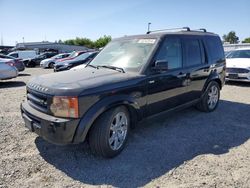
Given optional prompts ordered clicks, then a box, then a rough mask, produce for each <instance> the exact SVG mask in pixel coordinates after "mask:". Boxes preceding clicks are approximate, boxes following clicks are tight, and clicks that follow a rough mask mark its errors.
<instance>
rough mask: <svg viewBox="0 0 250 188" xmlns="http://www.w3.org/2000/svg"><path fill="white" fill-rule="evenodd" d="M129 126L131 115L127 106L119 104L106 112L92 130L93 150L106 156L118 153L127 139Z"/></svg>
mask: <svg viewBox="0 0 250 188" xmlns="http://www.w3.org/2000/svg"><path fill="white" fill-rule="evenodd" d="M129 127H130V117H129V112H128V110H127V109H126V107H124V106H119V107H117V108H114V109H111V110H108V111H107V112H104V113H103V114H102V115H101V116H100V117H99V118H98V119H97V120H96V122H95V123H94V125H93V127H92V128H91V130H90V134H89V144H90V148H91V150H92V152H93V153H94V154H97V155H100V156H102V157H105V158H111V157H115V156H116V155H118V154H119V153H120V152H121V151H122V150H123V148H124V146H125V143H126V141H127V137H128V133H129Z"/></svg>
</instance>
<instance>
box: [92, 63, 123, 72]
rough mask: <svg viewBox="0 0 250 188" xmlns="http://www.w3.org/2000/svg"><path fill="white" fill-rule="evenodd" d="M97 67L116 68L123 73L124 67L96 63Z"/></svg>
mask: <svg viewBox="0 0 250 188" xmlns="http://www.w3.org/2000/svg"><path fill="white" fill-rule="evenodd" d="M99 67H102V68H108V69H112V70H117V71H119V72H122V73H125V71H124V69H123V68H121V67H115V66H111V65H98V66H97V68H99Z"/></svg>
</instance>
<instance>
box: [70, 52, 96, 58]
mask: <svg viewBox="0 0 250 188" xmlns="http://www.w3.org/2000/svg"><path fill="white" fill-rule="evenodd" d="M91 54H93V52H87V53H84V54H81V55H79V56H77V57H76V58H75V59H74V60H85V59H87V58H88V57H89V56H90V55H91Z"/></svg>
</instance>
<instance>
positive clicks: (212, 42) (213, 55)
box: [206, 36, 225, 61]
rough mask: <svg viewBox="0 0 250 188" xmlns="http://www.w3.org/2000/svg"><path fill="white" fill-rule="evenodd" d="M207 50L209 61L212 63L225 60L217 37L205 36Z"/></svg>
mask: <svg viewBox="0 0 250 188" xmlns="http://www.w3.org/2000/svg"><path fill="white" fill-rule="evenodd" d="M206 43H207V48H208V50H209V52H210V53H209V54H210V59H211V60H212V61H218V60H221V59H225V54H224V49H223V47H222V42H221V40H220V38H219V37H214V36H207V37H206Z"/></svg>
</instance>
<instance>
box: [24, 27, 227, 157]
mask: <svg viewBox="0 0 250 188" xmlns="http://www.w3.org/2000/svg"><path fill="white" fill-rule="evenodd" d="M224 82H225V57H224V51H223V47H222V43H221V40H220V37H219V36H218V35H215V34H213V33H209V32H206V31H205V30H203V31H192V30H190V29H189V28H185V29H183V30H181V31H178V32H177V31H176V32H149V33H148V34H144V35H138V36H126V37H122V38H119V39H115V40H113V41H112V42H110V43H109V44H108V45H107V46H106V47H105V48H104V49H103V50H102V51H101V52H100V53H99V54H98V55H97V56H96V57H95V59H94V60H93V61H91V63H89V64H87V65H86V67H85V68H83V69H79V70H70V71H66V72H59V73H53V74H46V75H42V76H39V77H35V78H33V79H32V80H31V81H30V82H29V83H28V84H27V100H26V101H24V102H23V103H22V104H21V113H22V116H23V118H24V120H25V125H26V127H28V128H29V129H30V130H31V131H32V132H35V133H37V134H38V135H40V136H41V137H43V138H44V139H46V140H48V141H49V142H52V143H55V144H72V143H81V142H83V141H84V140H88V141H89V144H90V148H91V150H92V151H93V152H94V153H95V154H98V155H101V156H103V157H114V156H116V155H117V154H119V153H120V152H121V150H122V149H123V148H124V145H125V143H126V140H127V138H128V134H129V131H130V128H132V127H133V126H134V125H135V124H136V123H137V122H138V121H140V120H142V119H143V118H146V117H149V116H152V115H154V114H157V113H160V112H163V111H173V110H177V109H181V108H183V107H188V106H192V105H195V106H197V108H198V109H199V110H201V111H204V112H211V111H213V110H215V109H216V107H217V106H218V102H219V97H220V90H221V88H222V86H223V85H224ZM145 147H146V146H145Z"/></svg>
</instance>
